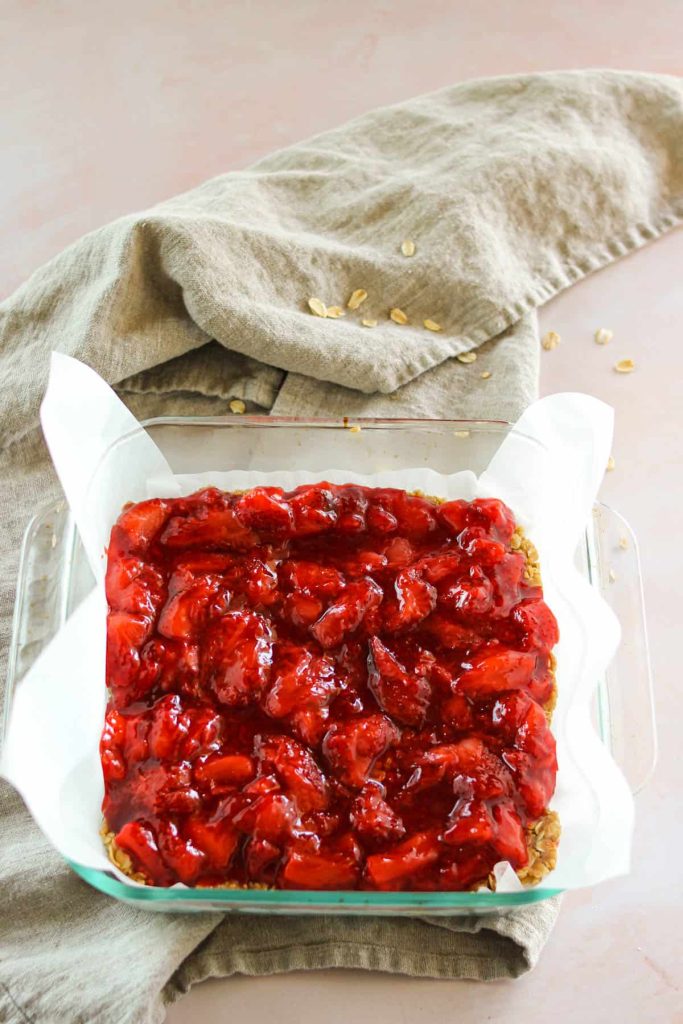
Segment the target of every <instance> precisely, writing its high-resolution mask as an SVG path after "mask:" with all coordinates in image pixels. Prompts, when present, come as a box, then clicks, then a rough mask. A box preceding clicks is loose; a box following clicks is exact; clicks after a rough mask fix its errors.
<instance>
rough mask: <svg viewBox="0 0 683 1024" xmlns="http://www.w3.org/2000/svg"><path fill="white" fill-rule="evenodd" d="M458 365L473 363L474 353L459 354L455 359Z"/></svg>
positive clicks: (475, 354) (475, 356)
mask: <svg viewBox="0 0 683 1024" xmlns="http://www.w3.org/2000/svg"><path fill="white" fill-rule="evenodd" d="M455 358H456V359H457V360H458V362H459V363H473V362H475V360H476V358H477V353H476V352H461V353H460V355H459V356H456V357H455Z"/></svg>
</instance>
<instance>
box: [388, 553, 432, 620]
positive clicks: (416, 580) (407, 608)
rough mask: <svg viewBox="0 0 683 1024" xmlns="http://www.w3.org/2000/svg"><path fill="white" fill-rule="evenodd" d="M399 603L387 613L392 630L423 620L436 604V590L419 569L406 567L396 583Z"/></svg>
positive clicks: (395, 587)
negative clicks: (423, 577)
mask: <svg viewBox="0 0 683 1024" xmlns="http://www.w3.org/2000/svg"><path fill="white" fill-rule="evenodd" d="M394 589H395V591H396V598H397V602H398V604H397V605H395V606H393V607H390V609H389V610H388V612H387V615H386V623H387V629H388V630H389V631H390V632H397V631H398V630H402V629H408V628H409V627H410V626H415V625H416V624H417V623H418V622H422V620H423V619H425V618H426V617H427V616H428V615H429V614H430V612H432V611H433V610H434V608H435V606H436V590H435V589H434V587H433V586H432V585H431V583H427V582H426V580H424V579H422V576H421V575H420V573H419V571H418V570H417V569H404V570H403V571H402V572H400V573H399V574H398V576H397V577H396V580H395V583H394Z"/></svg>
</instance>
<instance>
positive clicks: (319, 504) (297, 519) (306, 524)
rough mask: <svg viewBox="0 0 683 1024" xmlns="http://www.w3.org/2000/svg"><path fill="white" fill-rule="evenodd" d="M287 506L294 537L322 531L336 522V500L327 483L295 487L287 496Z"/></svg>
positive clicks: (328, 528)
mask: <svg viewBox="0 0 683 1024" xmlns="http://www.w3.org/2000/svg"><path fill="white" fill-rule="evenodd" d="M289 506H290V508H291V510H292V514H293V516H294V535H295V536H296V537H304V536H310V535H312V534H315V533H324V532H326V531H327V530H330V529H331V528H332V527H333V526H335V524H336V522H337V509H336V501H335V497H334V494H333V493H332V488H331V487H330V485H329V484H316V485H315V486H314V487H311V486H309V485H308V484H303V485H302V486H301V487H297V488H296V490H294V491H292V493H291V494H290V496H289Z"/></svg>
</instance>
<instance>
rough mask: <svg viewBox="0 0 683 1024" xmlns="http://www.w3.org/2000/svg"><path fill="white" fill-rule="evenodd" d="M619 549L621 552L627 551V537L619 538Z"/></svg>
mask: <svg viewBox="0 0 683 1024" xmlns="http://www.w3.org/2000/svg"><path fill="white" fill-rule="evenodd" d="M619 547H620V548H621V549H622V551H626V550H627V549H628V538H627V537H620V538H619Z"/></svg>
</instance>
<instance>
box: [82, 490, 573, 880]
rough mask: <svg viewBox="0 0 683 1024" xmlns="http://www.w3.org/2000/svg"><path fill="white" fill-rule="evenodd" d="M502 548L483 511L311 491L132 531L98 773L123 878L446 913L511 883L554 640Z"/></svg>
mask: <svg viewBox="0 0 683 1024" xmlns="http://www.w3.org/2000/svg"><path fill="white" fill-rule="evenodd" d="M514 531H515V522H514V519H513V516H512V514H511V512H510V511H509V509H508V508H506V506H505V505H503V504H502V502H500V501H497V500H494V499H479V500H477V501H473V502H465V501H450V502H446V503H444V504H437V503H435V502H433V501H429V500H428V499H426V498H423V497H418V496H415V495H410V494H408V493H406V492H405V491H401V490H394V489H379V488H364V487H356V486H351V485H346V486H334V485H331V484H327V483H319V484H315V485H312V486H311V485H304V486H302V487H298V488H297V489H296V490H294V491H291V492H289V493H284V492H283V491H281V490H280V489H278V488H264V487H258V488H254V489H253V490H251V491H248V492H246V493H244V494H228V493H224V492H221V491H218V490H214V489H209V490H204V491H200V492H198V493H197V494H194V495H191V496H190V497H188V498H181V499H174V500H161V499H157V500H153V501H146V502H142V503H141V504H138V505H133V506H130V507H128V508H127V509H126V510H125V511H124V512H123V513H122V515H121V516H120V517H119V519H118V522H117V523H116V525H115V526H114V528H113V530H112V534H111V542H110V545H109V553H108V554H109V561H108V569H107V580H106V587H107V599H108V602H109V609H110V610H109V616H108V632H107V684H108V686H109V691H110V695H111V696H110V703H109V706H108V710H107V715H106V721H105V726H104V731H103V734H102V741H101V758H102V768H103V773H104V779H105V797H104V803H103V812H104V816H105V819H106V821H107V823H108V826H109V828H110V829H111V830H112V831H113V832H114V833H115V835H116V845H117V846H118V848H119V849H120V850H122V851H123V852H124V853H125V854H127V855H128V857H129V858H130V860H131V862H132V865H133V868H134V869H135V871H137V872H139V873H140V874H142V875H143V876H144V877H145V878H146V879H147V880H148V881H149V882H151V883H154V884H156V885H162V886H167V885H172V884H173V883H175V882H184V883H186V884H188V885H197V884H199V885H217V884H220V883H222V882H226V881H236V882H239V883H264V884H267V885H273V886H277V887H281V888H292V889H355V888H361V889H412V890H420V889H422V890H426V889H435V890H448V889H467V888H471V887H472V886H475V885H477V884H478V883H481V882H482V881H484V880H485V879H486V878H487V876H488V874H489V872H490V871H491V869H492V868H493V866H494V865H495V864H496V863H497V862H498V861H503V860H506V861H509V862H510V864H511V865H512V866H513V867H514V868H515V869H519V868H521V867H523V866H524V865H525V864H526V863H527V857H528V855H527V845H526V836H525V827H526V826H527V824H528V823H529V822H531V821H533V820H535V819H536V818H538V817H539V816H541V815H542V814H543V813H544V811H545V810H546V807H547V804H548V801H549V799H550V797H551V796H552V793H553V790H554V787H555V775H556V769H557V763H556V759H555V743H554V740H553V737H552V735H551V733H550V730H549V729H548V725H547V722H546V717H545V714H544V711H543V707H542V706H543V704H544V703H546V702H547V701H548V700H549V698H550V697H551V694H552V688H553V676H552V665H551V654H550V652H551V649H552V647H553V646H554V645H555V643H556V642H557V639H558V632H557V624H556V622H555V619H554V617H553V615H552V612H551V611H550V610H549V609H548V607H547V605H546V604H545V603H544V601H543V595H542V591H541V588H540V586H538V585H535V583H534V582H533V574H532V573H528V572H527V573H526V574H525V568H526V562H525V557H524V555H523V554H521V553H520V551H519V550H513V546H514V545H515V543H516V539H515V541H513V533H514ZM511 541H513V543H512V544H511Z"/></svg>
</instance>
